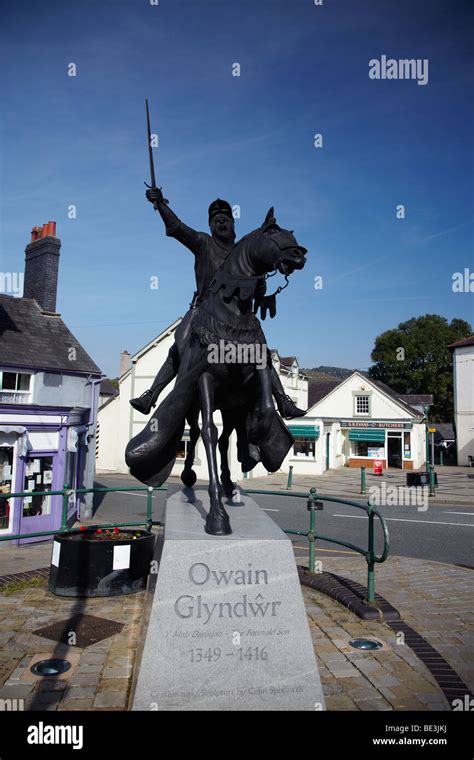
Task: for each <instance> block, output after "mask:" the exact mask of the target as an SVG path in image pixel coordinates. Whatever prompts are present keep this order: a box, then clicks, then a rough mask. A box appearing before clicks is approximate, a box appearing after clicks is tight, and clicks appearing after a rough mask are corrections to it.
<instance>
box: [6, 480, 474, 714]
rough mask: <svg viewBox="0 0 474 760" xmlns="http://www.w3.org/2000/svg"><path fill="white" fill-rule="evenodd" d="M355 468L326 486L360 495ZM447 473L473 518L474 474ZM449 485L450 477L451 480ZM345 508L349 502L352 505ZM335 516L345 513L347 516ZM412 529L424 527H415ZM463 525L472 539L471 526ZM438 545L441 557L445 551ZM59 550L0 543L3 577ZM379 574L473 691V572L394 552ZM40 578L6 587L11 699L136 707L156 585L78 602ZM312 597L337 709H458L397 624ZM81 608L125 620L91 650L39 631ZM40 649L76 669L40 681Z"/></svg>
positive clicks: (334, 553)
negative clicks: (141, 651)
mask: <svg viewBox="0 0 474 760" xmlns="http://www.w3.org/2000/svg"><path fill="white" fill-rule="evenodd" d="M446 470H448V468H446ZM344 472H345V474H341V472H338V473H337V474H335V473H330V474H329V475H328V476H327V477H326V479H324V478H321V479H318V483H317V485H318V490H319V491H320V492H321V493H323V491H324V489H326V488H330V490H331V491H333V490H334V488H336V484H338V485H337V493H338V495H339V496H341V497H343V495H345V496H346V497H347V498H351V499H353V498H354V497H355V496H356V494H355V493H354V488H355V485H354V483H355V481H354V473H353V472H351V471H348V470H346V471H344ZM447 474H449V475H450V477H451V478H454V479H456V478H458V479H459V482H461V489H460V491H461V492H462V498H463V499H465V501H463V504H464V505H465V507H466V509H465V512H466V517H463V518H462V519H465V520H466V521H467V520H468V519H469V498H471V495H470V491H472V485H473V483H474V481H472V480H471V479H469V478H467V477H466V475H467V474H469V473H467V472H461V473H459V471H458V470H457V469H456V472H454V473H447ZM390 475H391V473H388V474H387V475H386V477H387V478H388V481H387V482H389V483H390V482H393V479H391V478H390V477H389V476H390ZM396 475H397V476H398V475H399V474H398V473H396ZM98 480H99V481H100V482H101V484H102V485H109V486H114V487H118V488H120V486H121V485H123V486H125V485H129V484H130V479H129V478H128V477H127V476H122V475H112V476H98ZM259 481H261V482H259ZM259 481H257V479H252V480H251V481H247V480H246V481H245V482H242V486H251V487H257V488H259V487H265V488H271V489H279V488H281V487H282V485H285V486H286V478H285V476H281V475H276V476H275V475H273V476H270V477H268V478H262V479H259ZM283 481H284V482H283ZM441 482H442V480H441V478H440V488H441ZM309 485H312V483H308V482H301V480H300V479H297V478H295V479H294V488H295V490H307V488H308V487H309ZM368 486H369V478H368ZM178 487H179V482H177V481H172V482H170V483H169V488H170V491H173V490H175V489H176V488H178ZM326 493H328V491H326ZM164 498H165V497H164V495H163V494H159V495H156V497H155V500H154V510H153V511H154V519H160V517H161V515H162V510H163V505H164ZM259 498H260V497H259ZM268 498H269V497H261V499H262V507H263V508H265V509H267V510H268V511H269V512H270V511H272V510H274V509H276V507H275V505H273V506H270V505H269V506H268V507H266V506H265V504H266V503H268V502H267V500H268ZM359 498H360V497H359ZM459 498H461V497H459ZM280 502H281V503H283V502H284V503H287V504H288V509H290V508H291V512H289V513H288V516H287V513H286V512H284V510H281V511H279V512H274V513H273V514H272V515H271V516H272V517H273V518H274V519H275V521H276V522H277V523H279V524H280V523H281V522H282V521H283V522H284V521H285V520H287V519H289V516H290V515H291V518H292V527H293V523H294V521H295V519H296V516H297V515H299V518H298V519H301V527H302V528H303V527H304V528H306V527H307V512H306V509H304V510H303V509H298V510H297V511H295V504H296V503H299V500H298V501H297V500H296V499H292V498H291V497H290V498H287V499H286V500H280ZM290 505H291V507H290ZM329 506H330V503H329V502H325V510H324V512H322V513H318V520H322V519H323V517H322V516H323V515H324V518H325V519H326V520H328V519H329ZM442 506H443V505H442V504H439V502H437V505H436V508H435V507H434V506H433V505H432V504H430V506H429V511H428V515H429V516H430V518H431V519H432V517H433V512H434V511H435V509H436V511H437V514H439V513H440V510H441V507H442ZM96 507H97V511H96V514H95V517H94V522H104V521H112V520H117V521H121V520H125V519H130V520H135V519H140V518H141V517H142V516H143V514H144V509H145V501H144V497H143V495H138V494H137V495H135V496H133V497H132V496H130V495H129V494H124V493H122V494H117V495H116V496H114V497H113V498H112V497H110V496H107V498H105V499H102V500H100V502H98V503H97V504H96ZM337 509H338V510H341V507H340V506H338V507H337ZM396 509H401V507H397V508H396ZM349 510H350V508H348V511H349ZM456 511H459V510H456ZM473 515H474V513H473ZM332 518H334V519H335V518H336V515H335V514H334V515H332ZM332 518H331V519H332ZM452 519H454V518H453V517H452V516H450V515H449V514H448V515H445V519H444V522H446V523H448V521H449V520H452ZM349 522H350V521H349V518H348V519H347V520H345V521H343V520H341V522H340V523H339V527H340V526H342V525H343V524H345V523H347V524H349ZM438 522H441V520H438ZM356 524H357V525H358V526H360V529H362V525H361V521H358V520H353V521H352V523H351V525H352V526H353V527H351V529H350V535H351V538H352V540H353V541H355V542H357V541H356V538H355V535H357V530H359V528H357V529H356ZM401 524H404V523H401ZM467 524H470V523H467ZM283 527H285V526H283ZM286 527H288V526H286ZM408 527H409V529H413V526H408ZM421 527H422V528H423V530H424V531H426V530H427V529H428V526H427V525H426V526H421ZM430 529H432V528H431V526H430ZM442 530H444V531H445V534H444V538H445V540H444V543H447V542H446V531H447V530H454V526H451V528H446V527H445V528H443V529H442ZM463 531H464V534H468V535H469V539H468V540H471V539H470V532H469V530H468V528H464V529H463ZM398 532H399V531H397V533H398ZM392 533H393V531H392ZM471 545H472V540H471ZM293 546H294V551H295V556H296V560H297V563H298V564H302V565H307V559H308V552H307V545H306V542H305V540H304V539H299V538H297V539H295V540H294V542H293ZM433 553H434V555H435V556H436V551H434V552H433ZM50 554H51V544H50V543H49V542H43V543H39V544H29V545H24V546H21V547H15V546H5V545H4V546H2V547H1V551H0V576H5V575H7V574H12V573H20V572H25V571H30V570H35V569H37V568H44V567H48V566H49V560H50ZM317 558H318V559H320V560H322V569H323V570H324V571H325V572H334V573H337V574H339V575H341V576H344V577H346V578H350V579H351V580H354V581H357V582H360V583H362V584H364V585H365V582H366V565H365V562H364V560H363V558H361V557H360V556H357V555H355V554H353V553H351V552H349V551H345V550H339V549H338V548H337V547H334V546H332V548H331V546H330V545H328V544H323V545H321V546H319V547H318V551H317ZM471 562H472V559H471ZM376 578H377V592H378V593H379V594H381V595H382V596H384V597H385V598H386V599H387V600H388V601H389V602H390V603H391V604H393V605H394V606H395V607H396V608H397V609H398V610H399V611H400V613H401V616H402V620H403V622H404V623H406V624H408V625H410V626H411V627H412V628H413V629H414V630H415V631H417V632H418V633H419V634H421V635H422V636H423V637H424V638H425V640H426V641H427V642H428V643H429V644H431V645H432V646H433V647H435V649H437V651H438V652H439V653H440V654H441V655H442V656H443V657H444V658H445V660H446V662H447V663H448V664H449V665H450V666H451V667H452V668H453V669H454V670H455V671H456V673H457V674H458V675H459V676H460V677H461V678H462V679H463V681H464V682H465V683H466V684H467V686H469V687H470V688H471V690H472V688H473V686H474V645H473V642H472V631H473V605H472V570H470V569H468V568H463V567H459V566H456V565H455V564H443V563H440V562H436V561H428V560H426V559H423V558H417V557H406V556H394V555H393V554H392V555H391V557H390V558H389V560H388V561H387V562H386V563H385V564H384V565H381V566H378V567H377V573H376ZM36 583H39V584H40V585H37V586H35V587H29V586H28V585H27V586H26V587H24V588H20V589H17V590H15V591H14V592H13V593H11V594H8V590H9V589H8V586H7V587H6V589H4V590H3V591H1V592H0V700H1V699H23V700H25V702H24V705H25V709H33V710H106V709H107V710H109V709H110V710H118V711H120V710H124V709H126V707H127V700H128V695H129V690H130V682H131V674H132V666H133V662H134V658H135V652H136V645H137V638H138V635H139V628H140V620H141V617H142V612H143V606H144V596H145V594H144V593H139V594H134V595H130V596H125V597H124V596H122V597H115V598H107V599H90V600H66V599H61V598H58V597H55V596H54V595H52V594H50V593H49V592H48V591H47V587H46V582H45V581H44V580H43V581H41V580H40V581H36ZM10 590H11V587H10ZM5 592H7V593H5ZM303 595H304V599H305V604H306V610H307V614H308V619H309V624H310V629H311V634H312V637H313V642H314V647H315V652H316V655H317V658H318V663H319V667H320V674H321V680H322V683H323V688H324V693H325V697H326V702H327V707H328V709H329V710H403V709H414V710H449V709H451V705H450V704H449V702H448V700H447V699H446V697H445V696H444V694H443V692H442V691H441V689H440V687H439V686H438V685H437V683H436V680H435V679H434V677H433V676H432V675H431V673H430V672H429V671H428V670H427V668H426V667H425V665H424V664H423V663H422V662H421V660H420V659H419V658H418V657H417V655H416V654H415V653H414V651H413V650H412V649H411V648H410V646H409V645H408V644H407V643H405V642H404V639H403V636H401V635H400V632H398V631H397V626H396V625H395V628H391V627H389V626H388V625H387V624H385V623H381V622H365V621H361V620H359V618H357V617H355V616H354V615H353V614H352V613H350V612H348V611H347V610H346V609H345V608H344V607H342V606H341V605H340V604H339V603H338V602H335V601H333V600H331V599H329V598H327V597H326V596H324V595H323V594H321V593H319V592H317V591H314V590H311V589H308V588H304V590H303ZM81 613H82V614H89V615H96V616H99V617H103V618H106V619H109V620H114V621H116V622H119V623H123V624H124V628H123V630H122V631H121V632H120V633H118V634H116V635H114V636H112V637H109V638H107V639H105V640H103V641H102V642H98V643H96V644H92V645H90V646H87V647H82V648H81V647H76V646H70V647H66V646H64V645H59V644H57V643H55V642H54V641H51V640H49V639H46V638H43V637H40V636H38V635H36V634H34V633H33V631H34V630H37V629H38V628H41V627H44V626H46V625H48V624H51V623H53V622H57V621H59V620H65V621H67V620H68V619H69V618H70V617H71V616H73V615H77V614H81ZM66 625H67V623H66ZM469 636H471V639H470V638H469ZM352 637H369V638H376V639H377V640H378V641H380V642H381V643H382V644H383V649H381V650H379V651H378V652H357V651H355V650H354V649H352V648H351V647H350V646H349V644H348V642H349V639H351V638H352ZM39 655H41V656H43V655H44V656H45V657H50V656H62V657H71V659H72V661H73V667H72V668H71V670H70V671H69V672H68V674H67V678H66V677H65V678H60V679H55V680H44V679H43V680H41V679H40V680H36V681H35V680H34V679H33V677H32V676H31V674H30V670H29V668H30V666H31V662H32V658H34V657H35V656H36V657H37V656H39Z"/></svg>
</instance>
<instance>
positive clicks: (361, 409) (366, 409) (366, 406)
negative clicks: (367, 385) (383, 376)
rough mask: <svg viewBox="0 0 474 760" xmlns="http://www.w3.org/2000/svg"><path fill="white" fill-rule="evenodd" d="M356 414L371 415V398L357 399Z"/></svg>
mask: <svg viewBox="0 0 474 760" xmlns="http://www.w3.org/2000/svg"><path fill="white" fill-rule="evenodd" d="M355 413H356V414H370V396H366V395H364V396H356V397H355Z"/></svg>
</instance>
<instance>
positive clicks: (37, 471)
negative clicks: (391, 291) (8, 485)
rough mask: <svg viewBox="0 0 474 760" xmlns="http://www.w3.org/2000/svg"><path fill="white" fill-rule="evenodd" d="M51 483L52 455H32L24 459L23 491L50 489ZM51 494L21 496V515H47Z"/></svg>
mask: <svg viewBox="0 0 474 760" xmlns="http://www.w3.org/2000/svg"><path fill="white" fill-rule="evenodd" d="M52 483H53V457H52V456H37V457H35V456H32V457H31V458H28V459H27V460H26V470H25V482H24V484H23V490H24V491H51V486H52ZM50 513H51V496H35V495H34V494H32V495H31V496H24V497H23V517H35V516H37V515H49V514H50Z"/></svg>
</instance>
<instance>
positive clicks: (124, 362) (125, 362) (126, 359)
mask: <svg viewBox="0 0 474 760" xmlns="http://www.w3.org/2000/svg"><path fill="white" fill-rule="evenodd" d="M128 369H130V354H129V353H128V351H122V353H121V354H120V372H119V377H122V375H124V374H125V372H126V371H127V370H128Z"/></svg>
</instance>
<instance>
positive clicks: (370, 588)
mask: <svg viewBox="0 0 474 760" xmlns="http://www.w3.org/2000/svg"><path fill="white" fill-rule="evenodd" d="M245 492H246V493H254V494H265V495H266V496H292V497H296V498H299V499H307V506H308V511H309V530H307V531H304V530H285V531H284V532H285V533H289V534H291V535H293V536H305V537H306V538H307V539H308V542H309V562H308V567H309V570H310V572H311V573H314V571H315V567H316V562H315V549H316V541H317V540H320V541H329V542H330V543H332V544H339V546H345V547H347V548H348V549H352V551H355V552H357V553H358V554H362V556H363V557H365V559H366V561H367V602H368V603H369V604H374V602H375V565H376V564H377V563H381V562H385V560H386V559H387V557H388V554H389V551H390V539H389V535H388V528H387V524H386V522H385V520H384V519H383V517H382V515H381V514H380V512H379V511H378V509H377V508H376V507H375V506H374V505H373V504H372V502H371V500H370V499H369V500H368V501H367V504H366V505H365V504H358V503H357V502H355V501H348V500H347V499H337V498H336V497H334V496H325V495H324V496H320V497H318V494H317V492H316V488H311V489H310V491H309V493H304V492H302V491H292V492H291V493H289V492H288V491H265V490H260V489H257V488H246V489H245ZM318 499H321V500H324V501H332V502H335V503H336V504H346V505H347V506H349V507H355V508H356V509H362V510H363V511H364V512H366V514H367V517H368V520H369V526H368V547H367V549H363V548H361V547H360V546H356V545H355V544H351V543H349V542H348V541H342V540H340V539H337V538H332V537H331V536H325V535H323V534H322V533H317V532H316V512H317V511H318V510H321V509H322V504H321V501H319V502H318ZM375 517H378V518H379V520H380V523H381V525H382V530H383V538H384V545H383V551H382V554H381V555H380V556H377V554H376V553H375V530H374V527H375V526H374V519H375Z"/></svg>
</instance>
